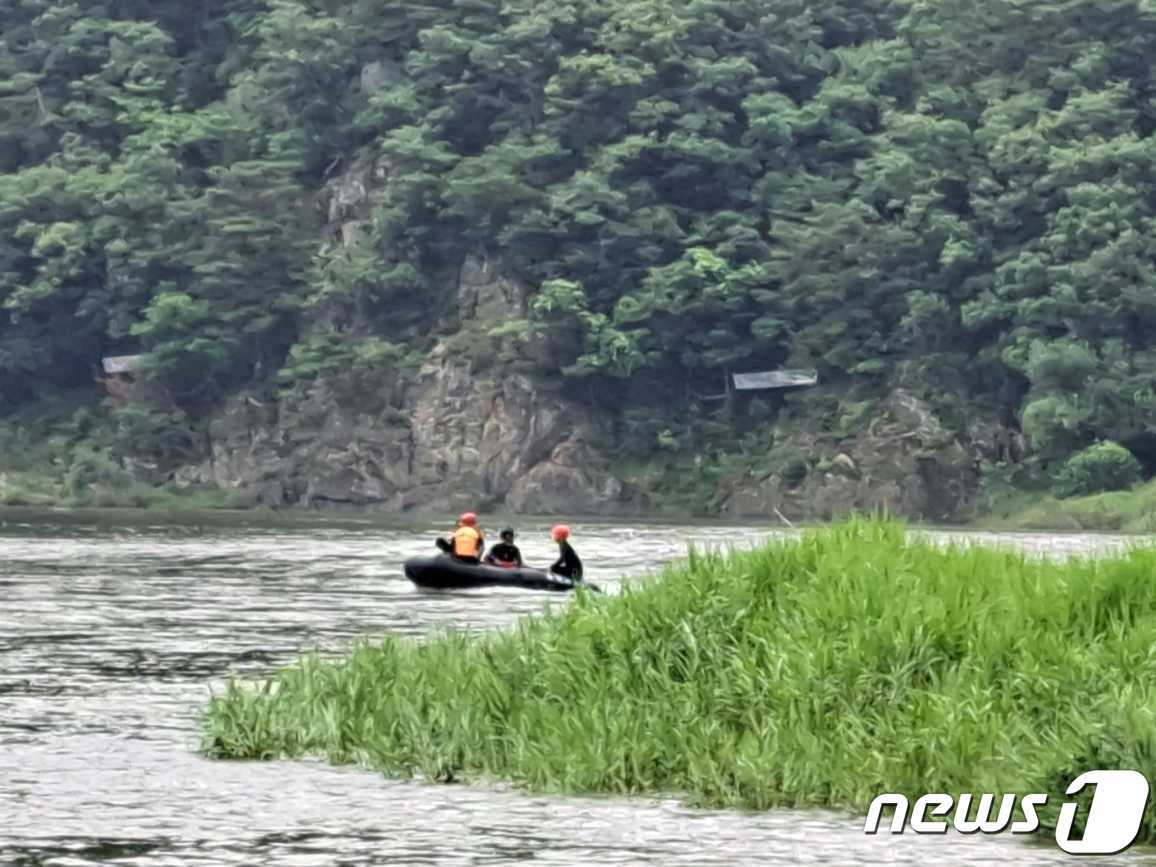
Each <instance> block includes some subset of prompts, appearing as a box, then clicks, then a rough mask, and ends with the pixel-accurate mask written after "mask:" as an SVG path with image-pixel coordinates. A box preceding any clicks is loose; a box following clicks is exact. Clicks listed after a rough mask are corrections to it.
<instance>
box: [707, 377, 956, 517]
mask: <svg viewBox="0 0 1156 867" xmlns="http://www.w3.org/2000/svg"><path fill="white" fill-rule="evenodd" d="M804 445H806V444H804ZM816 457H817V456H816ZM826 463H827V464H828V466H827V467H826V468H825V469H823V470H821V471H819V470H816V469H812V470H811V471H810V472H809V473H807V475H806V476H805V478H803V479H802V480H801V481H798V482H797V483H795V484H791V483H790V482H789V481H786V480H784V479H782V478H780V477H778V476H771V477H769V478H765V479H759V480H756V479H746V480H742V481H740V482H738V483H737V484H735V485H734V487H733V490H732V491H731V494H730V496H729V498H728V500H727V502H726V505H725V507H724V511H725V512H726V513H727V514H729V515H731V516H734V517H740V516H744V517H750V516H756V515H757V516H769V517H775V516H777V514H780V513H781V514H782V515H783V516H785V517H787V518H790V519H798V520H829V519H831V518H837V517H840V516H843V515H846V514H848V513H850V512H852V511H859V512H865V511H871V510H874V509H878V508H884V509H887V510H888V511H889V512H890V513H891V514H894V515H902V516H905V517H909V518H915V519H925V520H938V521H943V520H950V519H952V518H953V517H955V516H956V515H957V514H958V512H959V511H960V510H961V509H962V508H963V506H964V505H965V504H966V502H967V501H968V498H969V497H970V496H971V494H972V493H973V492H974V490H975V487H976V484H977V482H978V473H977V469H976V462H975V458H974V456H973V455H972V454H971V452H970V451H969V450H968V449H967V448H965V447H964V446H963V445H962V444H961V443H960V442H958V441H957V440H956V439H954V438H953V437H952V436H951V435H950V434H948V433H947V431H945V430H944V429H943V427H942V425H941V424H940V423H939V421H938V419H936V417H935V416H934V415H933V414H932V412H931V411H930V409H929V408H928V407H927V406H926V404H924V403H923V402H922V401H919V400H918V399H916V398H915V397H913V396H912V395H910V394H908V393H906V392H904V391H902V390H896V391H895V392H893V393H892V394H891V396H890V398H889V399H888V400H887V401H885V402H884V404H883V405H882V412H881V413H880V414H879V415H878V416H877V417H876V419H875V420H874V421H873V422H872V423H871V424H870V425H869V426H868V428H867V430H866V431H865V432H863V433H862V434H860V435H858V436H856V437H853V438H852V439H851V440H849V441H848V442H845V443H843V444H842V451H841V452H840V453H839V454H838V455H836V456H835V457H834V459H833V460H829V461H828V462H826Z"/></svg>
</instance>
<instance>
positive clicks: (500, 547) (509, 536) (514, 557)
mask: <svg viewBox="0 0 1156 867" xmlns="http://www.w3.org/2000/svg"><path fill="white" fill-rule="evenodd" d="M499 538H501V540H502V541H501V542H499V543H498V544H497V545H494V546H493V547H491V548H490V552H489V553H488V554H486V562H487V563H489V564H490V565H491V566H504V567H505V568H507V569H513V568H514V567H521V566H522V565H524V564H523V563H522V552H521V551H519V550H518V546H517V545H515V544H514V531H513V530H511V529H510V528H509V527H507V528H506V529H504V530H503V531H502V532H501V534H500V537H499Z"/></svg>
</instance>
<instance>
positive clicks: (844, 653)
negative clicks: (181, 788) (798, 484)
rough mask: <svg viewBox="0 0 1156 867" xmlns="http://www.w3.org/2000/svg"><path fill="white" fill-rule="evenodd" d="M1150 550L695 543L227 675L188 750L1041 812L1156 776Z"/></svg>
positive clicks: (603, 789)
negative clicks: (526, 605)
mask: <svg viewBox="0 0 1156 867" xmlns="http://www.w3.org/2000/svg"><path fill="white" fill-rule="evenodd" d="M1154 568H1156V552H1153V550H1151V549H1150V548H1138V549H1136V550H1133V551H1130V552H1127V553H1124V554H1121V555H1118V556H1116V557H1113V558H1109V559H1100V560H1093V559H1088V560H1084V559H1070V560H1066V561H1064V562H1062V563H1060V562H1054V561H1051V560H1048V559H1041V558H1036V557H1027V556H1024V555H1022V554H1019V553H1016V552H1009V551H1002V550H995V549H991V548H982V547H978V546H977V547H955V546H953V547H946V546H941V545H937V544H934V543H932V542H928V541H918V540H912V539H910V538H909V537H908V536H907V534H906V533H905V532H904V529H903V528H902V527H900V526H895V525H890V524H884V523H877V522H863V521H856V522H851V523H848V524H844V525H840V526H837V527H834V528H829V529H825V530H821V531H810V532H807V533H805V534H804V535H803V536H802V538H801V539H791V540H781V541H777V542H773V543H771V544H768V545H766V546H765V547H760V548H758V549H756V550H753V551H744V552H733V553H730V554H721V553H717V552H706V553H702V552H696V551H692V552H691V553H690V557H689V559H688V561H686V562H683V563H678V564H674V565H671V566H669V567H667V568H666V569H665V570H664V571H663V572H662V574H661V575H659V576H656V577H653V578H650V579H647V580H644V581H641V582H634V583H630V584H628V585H627V586H626V587H625V588H624V589H623V591H622V592H621V594H616V595H613V596H609V597H595V596H592V595H588V594H581V595H580V596H579V597H578V598H577V599H576V600H575V601H574V604H573V605H570V606H566V607H564V608H561V609H559V610H556V611H553V612H551V613H549V614H546V615H544V616H541V617H538V618H533V619H527V620H523V621H522V622H521V623H519V624H518V626H517V627H516V628H515V629H513V630H510V631H507V632H502V633H495V634H486V635H481V636H477V637H470V636H466V635H460V634H452V635H448V636H443V637H437V638H434V639H432V640H427V641H414V640H410V639H402V638H398V637H396V636H394V637H389V638H386V639H384V640H382V641H380V642H368V641H367V642H363V643H362V644H360V645H359V646H357V647H356V648H354V649H353V650H352V651H351V652H350V653H349V654H348V655H347V656H345V657H344V658H339V659H333V658H324V659H323V658H321V657H320V656H317V655H310V656H307V657H304V658H303V659H301V660H300V661H299V662H298V663H296V664H294V665H291V666H288V667H286V668H284V669H282V670H281V671H279V672H277V673H275V674H274V675H273V676H271V677H270V678H269V679H268V680H267V681H266V682H265V683H263V684H259V685H249V684H242V683H236V682H233V683H230V684H229V686H228V687H227V689H226V690H225V691H224V692H223V693H220V694H218V695H216V696H214V697H213V699H212V700H211V702H210V704H209V706H208V708H207V712H206V714H205V717H204V722H203V748H204V751H205V752H206V753H207V754H209V755H210V756H212V757H216V758H223V759H266V760H270V759H278V758H281V757H294V758H296V757H301V756H306V755H309V756H322V757H326V758H328V759H329V760H330V761H331V762H335V763H348V762H354V761H357V762H362V763H365V764H367V765H369V766H371V767H373V768H376V769H378V770H380V771H382V772H383V773H386V774H389V775H391V776H400V777H409V776H413V775H421V776H424V777H425V778H426V779H429V780H433V779H458V780H469V779H493V778H499V779H508V780H511V781H514V782H516V783H517V784H519V785H521V786H524V787H526V788H529V789H532V790H540V791H553V792H558V791H566V792H600V793H608V794H617V795H626V794H668V793H672V792H673V793H677V794H678V795H679V796H681V797H684V798H686V799H688V800H690V801H692V802H693V803H696V804H700V805H726V806H739V807H745V808H753V809H759V810H763V809H769V808H788V807H839V808H847V809H849V810H851V811H852V812H855V813H856V814H858V815H863V814H864V813H865V811H866V809H867V806H868V804H869V803H870V801H871V800H872V799H873V798H874V797H875V796H876V795H878V794H879V793H880V792H884V791H895V792H903V793H905V794H907V795H908V796H909V797H912V798H914V797H915V796H917V795H919V794H922V793H924V792H928V791H942V792H961V791H996V792H1025V791H1031V792H1036V791H1038V792H1046V793H1048V795H1049V803H1052V802H1054V803H1057V804H1058V803H1060V802H1062V801H1063V800H1064V798H1063V792H1064V788H1065V787H1066V786H1067V785H1068V784H1069V783H1070V782H1071V780H1072V779H1073V777H1074V775H1075V774H1077V773H1079V772H1080V771H1083V770H1085V769H1087V768H1089V767H1128V768H1136V769H1137V770H1139V771H1140V772H1141V773H1143V774H1145V775H1146V776H1152V775H1153V774H1154V773H1156V766H1154V764H1153V756H1152V753H1151V750H1150V749H1149V740H1150V728H1151V726H1150V716H1151V708H1152V694H1151V690H1150V688H1149V686H1148V684H1149V683H1150V682H1151V679H1152V677H1153V676H1154V675H1156V662H1154V661H1153V659H1152V655H1151V652H1150V648H1151V645H1152V642H1153V637H1154V636H1153V631H1156V585H1154V584H1153V582H1152V581H1151V580H1149V579H1150V576H1151V574H1152V571H1153V569H1154ZM1075 694H1078V695H1080V696H1081V701H1080V703H1079V705H1078V706H1074V705H1073V704H1072V702H1071V701H1070V696H1071V695H1075ZM884 745H885V746H884ZM1057 813H1058V809H1057V808H1056V807H1054V806H1053V807H1051V808H1050V809H1048V810H1045V811H1043V812H1042V813H1041V818H1042V820H1043V824H1044V825H1045V827H1053V826H1054V823H1055V821H1056V817H1057ZM1140 839H1141V841H1143V842H1151V841H1153V840H1156V823H1154V822H1153V819H1152V817H1151V816H1149V817H1147V818H1146V824H1145V825H1144V826H1143V828H1142V831H1141V838H1140Z"/></svg>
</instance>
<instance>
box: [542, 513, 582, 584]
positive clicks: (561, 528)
mask: <svg viewBox="0 0 1156 867" xmlns="http://www.w3.org/2000/svg"><path fill="white" fill-rule="evenodd" d="M550 538H551V539H553V540H554V541H555V542H557V543H558V559H557V560H556V561H554V565H553V566H551V567H550V571H551V572H553V573H554V574H555V575H561V576H562V577H563V578H569V579H570V580H571V581H573V582H575V583H578V582H579V581H581V580H582V561H581V560H579V559H578V555H577V554H576V553H575V552H574V548H573V547H571V545H570V528H569V527H567V526H565V525H563V524H558V525H557V526H556V527H554V529H553V530H551V531H550Z"/></svg>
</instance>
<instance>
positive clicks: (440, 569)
mask: <svg viewBox="0 0 1156 867" xmlns="http://www.w3.org/2000/svg"><path fill="white" fill-rule="evenodd" d="M405 577H406V578H408V579H409V580H410V581H412V582H413V583H414V584H416V585H417V586H418V587H430V588H436V589H439V590H464V589H467V588H471V587H522V588H525V589H526V590H554V591H566V590H573V589H574V588H575V587H577V586H579V585H578V584H575V583H574V582H573V581H571V580H570V579H569V578H563V577H562V576H561V575H554V574H552V573H550V572H543V571H541V570H539V569H531V568H529V567H527V566H523V567H522V568H520V569H505V568H503V567H501V566H487V565H485V564H481V565H478V566H475V565H473V564H472V563H463V562H462V561H461V560H455V559H454V558H453V557H449V556H447V555H445V554H436V555H434V556H431V557H411V558H410V559H408V560H406V561H405ZM581 586H584V587H588V588H590V589H591V590H593V591H595V592H596V593H601V592H602V591H601V590H600V589H599V588H598V587H597V586H595V585H594V584H590V583H589V582H581Z"/></svg>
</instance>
